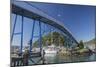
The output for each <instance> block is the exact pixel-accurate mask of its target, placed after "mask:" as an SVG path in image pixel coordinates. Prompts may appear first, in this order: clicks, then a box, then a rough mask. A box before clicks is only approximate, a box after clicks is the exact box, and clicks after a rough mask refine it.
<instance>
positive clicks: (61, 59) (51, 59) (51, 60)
mask: <svg viewBox="0 0 100 67" xmlns="http://www.w3.org/2000/svg"><path fill="white" fill-rule="evenodd" d="M38 60H39V58H38V59H35V61H38ZM91 61H96V54H95V53H93V54H92V55H86V56H73V55H72V56H66V55H64V56H63V55H59V54H57V55H55V56H52V55H51V56H50V55H47V56H45V64H58V63H73V62H74V63H75V62H91ZM30 64H32V63H31V62H30ZM38 64H41V62H39V63H38Z"/></svg>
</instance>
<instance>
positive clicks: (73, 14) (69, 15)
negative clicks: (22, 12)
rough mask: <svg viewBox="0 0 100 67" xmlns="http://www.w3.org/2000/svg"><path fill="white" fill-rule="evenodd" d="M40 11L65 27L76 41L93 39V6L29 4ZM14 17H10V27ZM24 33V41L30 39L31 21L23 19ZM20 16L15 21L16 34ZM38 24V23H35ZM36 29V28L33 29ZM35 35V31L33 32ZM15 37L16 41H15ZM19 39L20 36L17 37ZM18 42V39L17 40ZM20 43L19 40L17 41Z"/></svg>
mask: <svg viewBox="0 0 100 67" xmlns="http://www.w3.org/2000/svg"><path fill="white" fill-rule="evenodd" d="M31 4H32V5H34V6H35V7H38V8H39V9H41V10H42V11H44V12H46V13H47V14H48V15H50V16H52V17H53V18H55V19H57V20H59V21H61V23H62V24H64V25H65V27H67V28H68V29H69V30H70V31H71V33H72V35H73V36H74V37H75V39H76V40H77V41H80V40H83V41H88V40H91V39H92V38H94V37H95V23H96V22H95V15H96V7H95V6H86V5H84V6H82V5H64V4H46V3H31ZM14 18H15V16H14V15H12V26H13V21H14ZM24 21H25V23H24V32H28V33H25V34H24V36H25V38H24V39H25V41H24V42H27V41H28V40H29V38H30V34H31V32H30V31H31V28H32V22H33V20H31V19H28V18H25V20H24ZM20 22H21V21H20V16H19V17H18V19H17V26H16V32H18V31H20V30H19V29H20ZM36 22H38V21H36ZM35 28H36V29H38V26H36V27H35ZM35 34H38V33H37V30H36V31H35ZM17 37H18V36H17ZM17 37H16V39H17ZM19 37H20V36H19ZM17 40H19V39H17ZM19 41H20V40H19Z"/></svg>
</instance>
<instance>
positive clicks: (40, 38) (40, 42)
mask: <svg viewBox="0 0 100 67" xmlns="http://www.w3.org/2000/svg"><path fill="white" fill-rule="evenodd" d="M39 46H40V51H42V35H41V22H40V20H39Z"/></svg>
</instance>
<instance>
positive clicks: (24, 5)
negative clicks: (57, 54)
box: [11, 1, 78, 66]
mask: <svg viewBox="0 0 100 67" xmlns="http://www.w3.org/2000/svg"><path fill="white" fill-rule="evenodd" d="M11 14H14V15H15V19H14V22H13V27H11V28H12V32H11V46H12V42H13V39H14V36H16V35H20V56H22V55H23V45H24V43H23V40H24V36H23V35H24V32H23V31H24V30H25V29H24V22H25V21H24V18H25V17H27V18H29V19H31V20H32V29H31V35H30V39H29V55H31V53H32V46H33V45H34V44H33V41H34V38H35V37H37V38H38V40H39V41H38V45H39V48H40V53H38V54H39V56H40V57H41V56H42V55H41V54H42V51H43V44H42V37H43V36H44V34H45V33H47V32H48V31H45V26H47V27H48V28H49V30H50V31H49V33H51V32H54V31H57V32H60V34H63V35H64V36H65V38H66V47H67V45H69V46H70V47H75V46H77V44H78V42H77V41H76V39H75V38H74V37H73V35H72V34H71V32H70V31H69V30H68V29H67V28H66V27H65V26H64V25H63V24H61V22H60V21H58V20H56V19H55V18H53V17H51V16H49V15H48V14H47V13H45V12H43V11H42V10H40V9H39V8H37V7H35V6H34V5H32V3H29V2H18V1H14V2H12V3H11ZM18 15H20V16H21V17H20V18H21V19H20V21H21V28H20V30H21V32H17V33H15V28H16V23H17V19H18ZM36 23H38V27H39V28H38V33H39V35H38V36H35V35H34V30H35V25H36ZM43 24H44V29H42V27H43ZM70 47H69V48H70ZM32 55H36V54H32ZM19 58H20V57H19ZM21 58H22V57H21ZM21 58H20V59H21ZM42 59H43V56H42ZM14 60H16V58H15V57H11V62H13V63H14V64H12V66H15V65H16V61H14ZM17 60H18V58H17ZM31 61H32V62H33V63H34V64H36V63H37V62H35V61H34V60H31ZM18 65H24V64H23V63H22V64H17V66H18Z"/></svg>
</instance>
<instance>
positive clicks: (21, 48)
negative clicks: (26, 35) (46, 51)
mask: <svg viewBox="0 0 100 67" xmlns="http://www.w3.org/2000/svg"><path fill="white" fill-rule="evenodd" d="M23 22H24V16H23V15H22V23H21V47H20V53H21V54H22V50H23Z"/></svg>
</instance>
